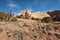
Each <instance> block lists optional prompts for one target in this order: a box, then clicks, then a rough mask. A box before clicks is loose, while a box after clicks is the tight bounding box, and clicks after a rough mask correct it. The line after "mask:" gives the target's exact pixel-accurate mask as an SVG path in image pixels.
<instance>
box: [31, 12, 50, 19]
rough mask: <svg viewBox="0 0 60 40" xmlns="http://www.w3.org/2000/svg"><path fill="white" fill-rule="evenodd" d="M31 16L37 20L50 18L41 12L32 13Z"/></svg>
mask: <svg viewBox="0 0 60 40" xmlns="http://www.w3.org/2000/svg"><path fill="white" fill-rule="evenodd" d="M31 16H32V17H33V18H37V19H43V18H44V17H50V16H49V15H48V14H47V13H42V12H35V13H32V14H31Z"/></svg>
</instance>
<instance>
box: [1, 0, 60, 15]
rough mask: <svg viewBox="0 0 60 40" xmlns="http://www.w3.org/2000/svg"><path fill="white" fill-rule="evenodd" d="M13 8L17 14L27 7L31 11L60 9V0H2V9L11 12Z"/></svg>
mask: <svg viewBox="0 0 60 40" xmlns="http://www.w3.org/2000/svg"><path fill="white" fill-rule="evenodd" d="M10 8H12V10H13V13H15V14H17V13H20V12H22V11H24V10H26V9H28V10H30V11H31V12H36V11H41V12H48V11H53V10H60V0H0V11H3V12H7V13H9V10H10Z"/></svg>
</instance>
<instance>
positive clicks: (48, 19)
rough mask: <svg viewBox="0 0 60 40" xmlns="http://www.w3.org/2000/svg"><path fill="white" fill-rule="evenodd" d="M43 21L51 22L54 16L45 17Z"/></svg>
mask: <svg viewBox="0 0 60 40" xmlns="http://www.w3.org/2000/svg"><path fill="white" fill-rule="evenodd" d="M41 21H42V22H46V23H49V22H52V21H53V20H52V18H51V17H44V18H43V19H42V20H41Z"/></svg>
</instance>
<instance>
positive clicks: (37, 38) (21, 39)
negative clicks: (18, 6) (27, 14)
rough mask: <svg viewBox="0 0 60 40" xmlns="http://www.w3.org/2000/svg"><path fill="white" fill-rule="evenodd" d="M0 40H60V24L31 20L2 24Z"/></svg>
mask: <svg viewBox="0 0 60 40" xmlns="http://www.w3.org/2000/svg"><path fill="white" fill-rule="evenodd" d="M0 40H60V24H52V23H39V22H37V21H33V20H30V19H20V21H18V22H0Z"/></svg>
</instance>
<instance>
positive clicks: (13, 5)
mask: <svg viewBox="0 0 60 40" xmlns="http://www.w3.org/2000/svg"><path fill="white" fill-rule="evenodd" d="M7 6H8V7H10V8H14V7H15V8H20V6H19V5H18V4H17V3H16V2H15V1H13V0H7Z"/></svg>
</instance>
